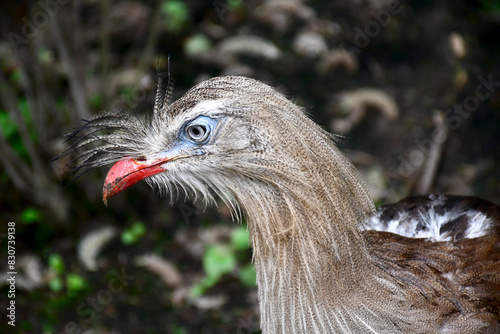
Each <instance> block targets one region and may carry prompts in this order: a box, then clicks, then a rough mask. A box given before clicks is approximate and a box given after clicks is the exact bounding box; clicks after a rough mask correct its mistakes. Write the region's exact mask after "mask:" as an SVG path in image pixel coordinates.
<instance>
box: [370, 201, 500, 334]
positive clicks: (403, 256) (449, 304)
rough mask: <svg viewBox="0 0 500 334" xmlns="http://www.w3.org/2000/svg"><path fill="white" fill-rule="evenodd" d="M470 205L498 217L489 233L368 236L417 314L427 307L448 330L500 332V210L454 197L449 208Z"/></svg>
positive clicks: (380, 262) (379, 260)
mask: <svg viewBox="0 0 500 334" xmlns="http://www.w3.org/2000/svg"><path fill="white" fill-rule="evenodd" d="M467 203H468V204H472V206H471V207H473V208H474V210H479V211H481V212H483V213H485V214H487V215H488V216H489V217H491V218H493V220H494V225H493V226H492V228H491V229H490V231H489V233H490V234H488V235H485V236H482V237H479V238H473V239H467V238H466V239H459V240H455V241H453V242H432V241H428V240H426V239H415V238H406V237H403V236H400V235H397V234H393V233H389V232H378V231H366V232H365V235H366V237H367V240H368V243H369V244H371V247H372V256H373V257H374V258H375V260H376V263H377V264H378V265H379V266H380V267H381V268H382V269H383V270H385V271H386V272H388V273H389V274H390V275H391V276H392V277H394V278H395V279H396V281H397V282H399V283H400V284H401V285H402V286H404V288H405V289H407V291H409V294H410V296H411V299H412V302H413V303H414V307H415V310H418V309H428V310H430V311H431V312H433V313H434V314H436V315H438V317H437V318H438V319H442V320H440V321H442V322H441V324H439V326H440V327H441V328H443V331H444V332H448V331H449V332H450V333H452V332H454V329H455V330H457V331H460V330H462V331H463V328H467V327H468V328H470V329H471V330H472V329H474V330H477V328H481V327H484V332H485V333H499V332H500V233H499V231H500V216H499V212H500V208H499V207H498V206H496V205H494V204H492V203H489V202H487V201H483V200H479V199H476V198H463V197H462V198H461V197H453V198H450V202H449V204H450V207H449V209H454V208H455V209H456V208H458V209H463V208H464V205H466V204H467ZM397 205H398V204H397ZM404 205H405V206H407V205H409V203H408V202H406V203H404ZM399 207H400V209H401V204H399Z"/></svg>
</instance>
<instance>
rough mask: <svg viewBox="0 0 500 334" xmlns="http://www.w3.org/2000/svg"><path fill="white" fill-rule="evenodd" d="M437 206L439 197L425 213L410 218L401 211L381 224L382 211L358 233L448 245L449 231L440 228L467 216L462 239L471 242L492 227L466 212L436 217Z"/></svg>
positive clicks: (485, 219)
mask: <svg viewBox="0 0 500 334" xmlns="http://www.w3.org/2000/svg"><path fill="white" fill-rule="evenodd" d="M438 204H440V203H439V197H438V198H437V199H436V202H435V203H433V205H431V206H430V207H429V208H428V210H425V211H421V212H420V213H419V214H418V215H416V216H410V214H409V213H408V212H407V211H402V212H399V213H398V214H397V215H396V216H395V217H394V219H392V220H390V221H382V220H381V216H382V214H383V210H382V211H379V212H377V214H375V215H374V216H372V217H370V218H368V219H367V220H366V221H365V222H364V224H363V225H362V226H361V229H362V230H372V231H381V232H390V233H394V234H398V235H401V236H404V237H408V238H421V239H428V240H430V241H452V238H453V237H452V235H451V233H450V231H446V232H443V233H441V228H442V227H443V226H444V225H446V224H447V223H449V222H451V221H453V220H455V219H457V218H459V217H460V216H467V218H468V227H467V230H466V231H465V233H464V235H463V236H462V238H468V239H472V238H478V237H481V236H484V235H486V234H488V229H489V228H490V227H491V225H492V224H493V221H492V219H491V218H489V217H488V216H486V215H485V214H484V213H482V212H480V211H476V210H470V211H467V212H464V211H457V210H451V211H448V212H445V213H438V212H436V210H435V209H434V207H435V205H438Z"/></svg>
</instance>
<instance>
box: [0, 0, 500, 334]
mask: <svg viewBox="0 0 500 334" xmlns="http://www.w3.org/2000/svg"><path fill="white" fill-rule="evenodd" d="M0 27H1V30H2V33H1V37H0V38H1V39H0V66H1V67H0V166H1V169H0V187H1V193H0V198H1V202H0V203H1V204H0V205H1V214H0V246H1V249H2V252H1V254H2V255H1V259H0V269H1V271H0V276H1V278H2V279H1V280H0V285H1V294H2V297H1V298H0V310H1V311H0V314H2V319H1V321H0V332H2V333H5V332H7V333H11V332H12V333H179V334H183V333H207V334H208V333H259V318H258V309H257V297H256V288H255V273H254V271H253V267H252V265H251V256H252V251H251V249H249V248H248V235H247V233H246V228H245V225H244V222H243V225H237V224H235V223H234V222H232V221H231V217H230V214H229V210H228V209H227V208H226V207H224V205H222V204H221V205H220V206H219V207H218V208H206V209H205V208H204V207H201V206H198V205H196V204H193V203H191V202H189V201H187V202H182V201H181V202H177V203H176V204H175V205H173V206H172V205H170V199H169V198H168V195H167V196H166V197H164V198H160V197H159V196H158V195H157V194H155V193H154V192H153V191H151V190H150V189H149V188H148V187H147V185H146V184H145V183H141V184H137V185H136V186H134V187H132V188H131V189H129V190H127V191H126V192H124V193H122V194H120V195H118V196H116V197H115V198H113V199H111V200H110V202H109V206H108V207H107V208H106V207H105V206H104V204H103V203H102V201H101V189H102V184H103V182H104V178H105V175H106V172H107V168H103V169H100V170H92V171H90V172H88V173H87V174H85V175H83V176H82V177H81V178H79V179H77V180H75V181H74V182H72V181H71V180H72V176H71V170H70V169H69V168H67V164H71V161H72V159H74V158H75V157H76V156H75V155H68V156H65V157H63V158H62V159H59V160H56V161H51V160H52V159H53V158H54V157H57V156H58V155H59V154H61V153H62V152H64V151H65V150H66V149H67V148H68V147H69V145H70V144H71V143H68V142H67V141H66V138H65V137H64V134H66V133H69V132H71V129H72V128H76V127H79V126H80V125H81V124H82V120H86V119H89V118H91V117H92V115H94V114H96V113H99V112H100V111H103V110H111V109H120V110H130V111H131V112H134V113H137V114H139V115H141V114H144V113H147V112H149V111H150V110H151V108H152V105H153V102H154V94H155V89H156V82H157V71H158V72H159V73H162V74H165V73H166V72H167V70H168V57H169V56H170V75H171V77H172V79H173V81H174V84H175V92H174V97H175V98H178V97H180V96H182V94H183V93H184V92H185V91H186V90H187V89H189V88H190V87H192V86H193V85H194V84H196V83H198V82H200V81H202V80H205V79H208V78H211V77H214V76H218V75H224V74H241V75H246V76H250V77H253V78H256V79H259V80H262V81H264V82H266V83H268V84H270V85H272V86H274V87H276V88H277V89H278V90H280V91H281V92H283V93H284V94H285V95H287V96H288V97H289V98H291V99H293V100H294V101H295V102H296V103H297V104H299V105H301V106H303V107H304V108H305V110H306V111H307V112H308V113H309V114H310V117H311V118H312V119H314V120H315V121H316V122H317V123H319V124H320V125H321V126H323V127H324V128H325V129H328V130H329V131H331V132H335V133H337V134H340V135H342V136H343V137H342V138H341V140H340V141H339V145H340V147H341V148H342V150H343V151H344V152H345V153H346V155H347V156H348V157H349V158H350V159H351V160H352V161H353V162H354V163H355V165H356V166H357V167H358V169H359V170H360V172H361V173H362V175H363V177H364V179H365V180H366V182H367V184H368V185H369V188H370V190H371V192H372V195H373V198H374V200H375V203H376V204H377V205H380V204H384V203H389V202H394V201H397V200H399V199H401V198H403V197H406V196H410V195H417V194H425V193H449V194H459V195H472V194H474V195H476V196H480V197H483V198H485V199H488V200H490V201H493V202H496V203H497V204H498V203H500V192H499V189H500V71H499V69H500V66H499V59H500V1H498V0H480V1H440V2H438V3H435V2H433V1H418V2H417V1H401V2H400V1H386V0H365V1H362V0H356V1H313V0H310V1H306V0H304V1H300V0H269V1H258V0H250V1H242V0H215V1H212V0H210V1H193V0H160V1H142V2H141V1H109V0H102V1H97V0H79V1H69V0H40V1H16V2H14V1H10V2H5V1H4V2H2V4H1V5H0ZM8 222H15V242H16V243H15V261H16V262H15V270H16V271H17V273H18V274H17V276H16V285H15V299H14V300H15V306H16V309H15V325H16V326H15V327H12V326H9V325H8V324H7V322H8V321H11V319H9V318H7V317H6V316H5V315H6V314H5V313H7V307H8V306H9V305H10V304H9V303H10V301H11V300H13V299H12V298H7V296H8V294H9V291H10V289H11V288H10V286H9V285H8V284H7V281H6V279H7V276H8V275H7V272H8V271H12V270H9V268H8V266H7V263H8V262H7V261H8V259H7V253H8V249H7V237H8V234H7V224H8Z"/></svg>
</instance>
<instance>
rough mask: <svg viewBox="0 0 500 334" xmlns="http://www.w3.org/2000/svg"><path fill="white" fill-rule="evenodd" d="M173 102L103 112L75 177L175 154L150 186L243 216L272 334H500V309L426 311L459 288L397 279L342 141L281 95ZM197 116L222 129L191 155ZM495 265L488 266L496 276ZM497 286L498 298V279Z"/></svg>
mask: <svg viewBox="0 0 500 334" xmlns="http://www.w3.org/2000/svg"><path fill="white" fill-rule="evenodd" d="M167 96H168V93H167ZM167 100H168V99H167ZM165 101H166V100H165V99H164V98H163V97H162V96H160V97H159V98H157V100H156V101H155V108H154V112H153V115H152V117H151V118H150V119H145V120H141V119H139V118H137V117H134V116H131V115H130V114H124V113H104V114H102V115H100V116H97V117H96V118H94V119H92V120H91V121H89V122H88V123H87V124H86V125H85V126H84V127H83V128H82V129H80V130H79V131H77V132H75V133H74V134H73V135H74V137H75V139H76V143H75V145H74V146H73V147H72V149H81V148H86V147H89V146H91V147H92V145H93V144H95V143H100V145H101V146H97V147H92V148H90V149H88V150H86V151H84V152H83V153H82V154H81V156H80V160H79V161H80V163H79V165H78V167H77V169H78V168H79V169H80V170H85V169H88V168H94V167H99V166H103V165H106V164H109V163H111V162H114V161H117V160H119V159H122V158H123V157H128V158H132V159H135V160H137V161H139V160H141V161H143V160H145V161H158V160H161V159H164V158H165V157H166V156H168V155H172V154H174V153H175V154H174V155H175V157H176V158H175V159H172V160H171V161H168V162H167V163H165V165H164V166H165V167H164V168H165V172H163V173H159V174H156V175H154V176H152V177H150V178H148V179H147V180H146V181H147V182H148V183H149V184H150V185H152V186H156V187H157V188H158V189H159V190H160V191H161V192H164V193H169V194H172V195H173V196H172V198H175V197H176V196H175V194H186V196H188V197H190V198H193V199H196V198H199V199H201V200H203V201H205V202H206V203H211V202H214V200H213V199H214V197H213V196H214V195H217V196H219V197H221V198H222V199H223V200H224V201H225V202H226V203H227V204H228V206H229V207H230V208H231V209H232V211H233V213H234V216H235V217H236V218H239V217H240V216H241V214H242V213H243V214H245V216H246V217H247V218H248V227H249V230H250V235H251V240H252V246H253V249H254V262H255V267H256V270H257V281H258V285H259V302H260V309H261V326H262V329H263V332H264V333H268V334H270V333H451V332H453V333H487V332H491V333H493V332H496V331H497V330H498V317H496V318H495V314H494V312H498V310H499V306H498V304H495V305H496V306H495V305H493V306H492V310H493V311H491V310H490V311H482V312H476V311H475V309H474V307H473V304H472V303H471V302H470V300H469V299H471V298H472V297H470V298H469V297H468V296H467V298H462V297H459V296H457V300H456V305H455V309H453V306H447V307H448V308H447V309H446V310H447V312H451V313H453V316H449V315H448V316H447V315H443V314H442V313H440V312H439V305H438V306H436V305H429V306H428V307H427V306H426V304H427V303H430V304H432V303H434V302H435V301H436V300H438V301H439V299H436V298H438V297H436V296H437V295H439V294H444V293H445V292H449V293H450V294H451V295H453V293H455V290H453V289H455V288H454V287H453V288H452V287H441V285H440V286H439V289H438V288H434V286H433V285H432V284H434V282H428V281H426V280H425V277H423V278H422V281H421V282H420V281H417V282H413V283H412V282H410V283H409V282H406V281H405V280H404V279H402V278H401V277H406V276H404V275H401V276H398V275H399V274H398V273H397V271H396V269H395V267H391V266H390V265H389V264H388V263H391V261H392V260H391V256H392V255H391V254H390V253H389V254H388V255H386V254H385V253H383V250H384V247H385V246H384V245H383V238H382V239H380V238H378V236H379V235H378V234H377V235H372V234H366V233H365V232H363V229H364V228H363V226H362V224H363V222H364V221H365V219H367V218H368V217H370V216H371V215H373V214H374V213H375V208H374V206H373V203H372V200H371V198H370V196H369V193H368V191H367V189H366V187H365V185H364V183H363V181H362V180H361V179H360V177H359V175H358V173H357V171H356V170H355V168H354V167H353V165H352V164H351V163H350V162H349V161H348V160H347V159H346V157H345V156H344V155H343V154H342V153H341V152H340V151H339V150H338V148H337V147H336V146H335V137H334V136H333V135H331V134H329V133H327V132H326V131H324V130H322V129H321V128H320V127H319V126H317V125H316V124H315V123H314V122H313V121H311V120H310V119H309V118H308V117H307V116H306V115H305V114H304V112H303V110H302V109H301V108H299V107H298V106H296V105H295V104H294V103H292V102H291V101H289V100H288V99H286V98H285V97H284V96H283V95H281V94H279V93H278V92H276V91H275V90H274V89H272V88H271V87H269V86H267V85H265V84H263V83H261V82H258V81H256V80H253V79H249V78H245V77H238V76H227V77H217V78H213V79H210V80H207V81H204V82H202V83H200V84H199V85H197V86H195V87H194V88H192V89H191V90H189V91H188V92H187V93H186V94H185V95H184V96H183V97H182V98H181V99H179V100H178V101H176V102H174V103H168V101H167V102H165ZM200 115H203V116H206V117H209V118H210V119H212V120H215V122H216V124H217V125H216V126H215V128H214V129H213V131H212V133H211V137H210V140H209V141H208V142H206V143H205V144H203V145H196V146H193V145H185V144H183V142H182V141H181V139H179V138H181V134H182V131H184V129H185V127H186V124H188V123H189V122H190V121H192V120H194V119H196V118H197V117H199V116H200ZM135 160H134V161H135ZM371 233H375V232H371ZM497 239H498V237H497ZM497 239H496V240H497ZM491 242H494V243H496V242H497V241H495V240H493V241H491ZM418 247H420V248H422V247H424V248H425V246H424V244H422V245H420V246H418ZM420 248H419V249H420ZM387 249H388V250H389V252H390V245H387ZM485 252H486V251H485ZM491 252H492V254H493V255H491V254H490V253H491ZM491 252H490V253H488V254H486V255H484V256H495V259H497V258H498V251H496V253H495V252H494V251H491ZM374 254H375V255H376V256H375V255H374ZM381 254H382V255H381ZM419 254H420V253H419ZM495 261H497V260H495ZM495 261H493V262H494V263H493V264H491V266H493V265H495V266H498V264H497V262H498V261H497V262H495ZM492 268H493V267H492ZM495 268H496V267H495ZM400 269H401V270H402V271H404V270H405V268H404V267H401V268H400ZM429 270H430V269H429ZM488 270H493V269H491V268H490V267H488ZM417 276H418V275H417ZM493 276H494V277H496V278H494V279H492V281H491V282H492V283H491V284H492V285H494V284H496V285H495V287H496V288H498V281H495V280H496V279H498V274H495V275H493ZM493 276H492V277H493ZM412 277H413V276H412ZM415 277H416V276H415ZM493 282H496V283H493ZM470 284H472V286H474V284H475V283H474V282H471V283H470ZM431 285H432V286H431ZM440 289H444V290H446V289H448V290H446V291H444V290H440ZM461 293H465V294H466V292H463V291H462V292H461ZM497 303H500V302H498V301H497ZM469 304H470V305H469ZM471 305H472V306H471ZM495 323H496V325H497V327H494V325H493V324H495Z"/></svg>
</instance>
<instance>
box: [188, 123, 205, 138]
mask: <svg viewBox="0 0 500 334" xmlns="http://www.w3.org/2000/svg"><path fill="white" fill-rule="evenodd" d="M190 132H191V136H192V137H193V139H200V138H202V137H203V136H204V135H205V128H204V127H203V126H200V125H197V126H193V127H192V128H191V129H190Z"/></svg>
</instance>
